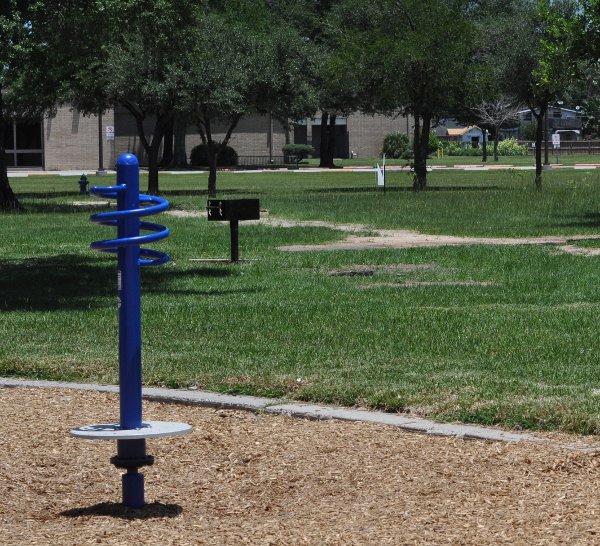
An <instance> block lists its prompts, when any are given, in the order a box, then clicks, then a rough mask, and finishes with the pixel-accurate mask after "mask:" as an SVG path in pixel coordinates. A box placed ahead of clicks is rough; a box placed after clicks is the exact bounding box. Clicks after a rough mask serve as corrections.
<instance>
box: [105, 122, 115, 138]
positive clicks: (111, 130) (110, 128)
mask: <svg viewBox="0 0 600 546" xmlns="http://www.w3.org/2000/svg"><path fill="white" fill-rule="evenodd" d="M114 139H115V128H114V127H113V126H112V125H107V126H106V140H114Z"/></svg>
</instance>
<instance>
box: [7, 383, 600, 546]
mask: <svg viewBox="0 0 600 546" xmlns="http://www.w3.org/2000/svg"><path fill="white" fill-rule="evenodd" d="M0 412H1V414H2V416H3V419H2V426H1V431H2V435H1V436H0V442H1V444H2V445H1V446H0V490H1V491H2V492H3V495H2V500H0V544H3V545H31V544H39V545H46V544H48V545H50V544H51V545H61V546H62V545H84V544H119V545H120V544H123V545H125V544H127V545H141V544H144V545H154V544H156V545H169V544H180V545H187V544H231V545H239V544H262V545H265V544H277V545H279V544H310V545H312V544H330V545H337V544H340V545H341V544H344V545H349V544H377V545H379V544H394V545H396V544H450V543H452V544H477V545H482V544H499V543H503V544H598V543H600V518H599V516H600V497H599V496H598V494H597V492H598V489H599V487H600V474H599V470H598V469H599V466H600V458H599V457H597V456H596V455H594V454H593V453H576V452H572V451H569V450H565V449H561V448H559V447H556V444H553V443H548V442H540V443H519V444H502V443H489V442H480V441H465V440H458V439H455V438H439V437H430V436H422V435H417V434H411V433H407V432H403V431H400V430H398V429H394V428H390V427H385V426H378V425H370V424H363V423H347V422H338V421H304V420H294V419H290V418H286V417H282V416H273V415H256V414H252V413H242V412H235V411H220V410H211V409H202V408H198V407H193V406H181V405H174V404H171V405H166V404H160V403H156V402H146V403H145V405H144V412H145V414H144V415H145V418H146V419H149V420H170V421H175V420H177V421H184V422H188V423H190V424H192V425H193V426H194V431H193V433H192V434H191V435H189V436H186V437H180V438H171V439H161V440H150V441H149V452H150V453H151V454H153V455H155V456H156V457H157V460H156V463H155V465H154V466H153V467H150V468H148V469H147V470H146V471H145V474H146V496H147V501H148V502H149V503H150V504H149V506H148V507H147V508H146V509H144V510H142V511H139V512H135V511H128V510H125V509H122V508H121V507H120V506H119V504H118V503H119V502H120V480H119V471H117V470H116V469H114V468H113V467H112V466H111V465H110V463H109V458H110V457H111V456H112V455H113V454H114V451H115V446H114V443H113V442H93V441H85V440H77V439H74V438H72V437H71V436H70V435H69V433H68V431H69V430H70V429H71V428H73V427H77V426H81V425H84V424H91V423H98V422H107V421H109V422H110V421H113V420H114V419H115V415H116V414H117V413H118V398H117V396H116V395H112V394H104V393H91V392H80V391H72V390H59V389H25V388H19V389H6V388H5V389H0ZM576 440H578V438H574V437H569V442H571V443H572V442H574V441H576ZM561 442H562V443H569V442H566V441H565V439H564V437H562V439H561ZM587 442H588V443H590V440H589V439H588V440H587ZM597 443H598V442H596V444H597ZM134 512H135V513H137V515H138V517H137V518H135V517H132V514H133V513H134Z"/></svg>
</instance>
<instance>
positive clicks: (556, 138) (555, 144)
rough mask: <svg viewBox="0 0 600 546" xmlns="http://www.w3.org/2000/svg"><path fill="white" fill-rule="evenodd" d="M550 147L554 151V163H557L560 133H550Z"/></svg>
mask: <svg viewBox="0 0 600 546" xmlns="http://www.w3.org/2000/svg"><path fill="white" fill-rule="evenodd" d="M552 148H553V149H554V151H555V152H556V163H557V164H558V154H559V152H560V133H554V134H553V135H552Z"/></svg>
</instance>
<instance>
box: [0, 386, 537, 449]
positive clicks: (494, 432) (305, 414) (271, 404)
mask: <svg viewBox="0 0 600 546" xmlns="http://www.w3.org/2000/svg"><path fill="white" fill-rule="evenodd" d="M9 387H13V388H18V387H22V388H28V387H29V388H54V389H75V390H82V391H95V392H110V393H118V392H119V387H118V386H116V385H99V384H94V383H69V382H65V381H41V380H28V379H11V378H0V388H9ZM142 396H143V398H144V399H146V400H152V401H156V402H167V403H179V404H191V405H198V406H202V407H211V408H218V409H231V410H244V411H252V412H265V413H270V414H274V415H286V416H289V417H298V418H304V419H314V420H329V419H337V420H341V421H353V422H363V423H374V424H380V425H387V426H393V427H397V428H400V429H403V430H406V431H410V432H419V433H422V434H430V435H435V436H449V437H458V438H464V439H470V440H487V441H494V442H540V441H543V440H542V439H541V438H537V437H535V436H533V435H531V434H526V433H516V432H508V431H503V430H500V429H496V428H487V427H480V426H476V425H463V424H457V423H437V422H435V421H430V420H428V419H419V418H416V417H406V416H403V415H398V414H391V413H383V412H380V411H368V410H360V409H350V408H339V407H329V406H319V405H315V404H302V403H292V402H286V401H283V400H278V399H273V398H260V397H256V396H238V395H229V394H217V393H211V392H205V391H195V390H179V389H165V388H159V387H144V388H143V389H142Z"/></svg>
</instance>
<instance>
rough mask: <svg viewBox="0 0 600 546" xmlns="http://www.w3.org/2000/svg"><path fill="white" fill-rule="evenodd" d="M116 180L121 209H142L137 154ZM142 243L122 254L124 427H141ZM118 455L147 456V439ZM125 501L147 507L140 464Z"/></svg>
mask: <svg viewBox="0 0 600 546" xmlns="http://www.w3.org/2000/svg"><path fill="white" fill-rule="evenodd" d="M117 184H118V185H124V186H125V190H124V191H123V192H121V193H120V194H119V195H118V197H117V208H118V210H120V211H127V210H135V209H137V208H139V194H140V180H139V163H138V160H137V158H136V157H135V156H134V155H132V154H123V155H122V156H120V157H119V159H118V160H117ZM139 234H140V220H139V218H137V217H135V216H129V217H127V216H125V217H123V218H120V219H119V222H118V227H117V235H118V237H119V238H120V239H125V238H130V237H138V236H139ZM139 259H140V247H139V245H132V246H123V247H120V248H119V249H118V252H117V269H118V273H117V275H118V289H119V392H120V402H119V403H120V425H121V428H122V429H139V428H141V427H142V326H141V304H140V268H139ZM117 450H118V453H119V457H121V458H122V459H124V460H128V459H129V460H135V459H140V458H143V457H144V456H145V453H146V441H145V440H144V439H141V440H120V441H118V442H117ZM121 481H122V487H123V504H125V506H130V507H132V508H141V507H142V506H144V475H143V474H141V473H139V472H138V471H137V468H135V467H134V468H129V469H128V471H127V473H126V474H123V476H122V479H121Z"/></svg>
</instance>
